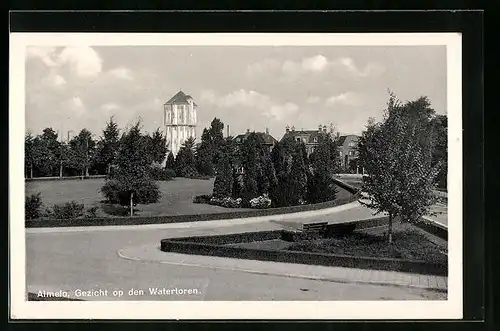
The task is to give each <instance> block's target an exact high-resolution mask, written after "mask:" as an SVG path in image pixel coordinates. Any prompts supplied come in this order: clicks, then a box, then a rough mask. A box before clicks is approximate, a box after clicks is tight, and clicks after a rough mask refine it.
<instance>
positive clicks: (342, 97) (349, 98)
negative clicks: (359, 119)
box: [325, 92, 360, 106]
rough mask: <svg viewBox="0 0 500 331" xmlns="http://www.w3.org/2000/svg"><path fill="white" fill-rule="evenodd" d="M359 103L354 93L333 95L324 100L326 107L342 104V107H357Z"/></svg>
mask: <svg viewBox="0 0 500 331" xmlns="http://www.w3.org/2000/svg"><path fill="white" fill-rule="evenodd" d="M359 102H360V99H359V96H358V95H357V94H356V93H354V92H346V93H341V94H338V95H334V96H331V97H329V98H328V99H326V101H325V104H326V105H327V106H331V105H336V104H344V105H358V104H359Z"/></svg>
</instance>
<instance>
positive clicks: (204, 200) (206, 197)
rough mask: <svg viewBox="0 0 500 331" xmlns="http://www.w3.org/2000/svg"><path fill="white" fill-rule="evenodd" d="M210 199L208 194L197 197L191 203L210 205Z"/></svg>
mask: <svg viewBox="0 0 500 331" xmlns="http://www.w3.org/2000/svg"><path fill="white" fill-rule="evenodd" d="M211 198H212V196H211V195H209V194H202V195H197V196H195V197H194V199H193V203H210V199H211Z"/></svg>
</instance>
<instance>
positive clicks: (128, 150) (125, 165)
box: [101, 122, 160, 206]
mask: <svg viewBox="0 0 500 331" xmlns="http://www.w3.org/2000/svg"><path fill="white" fill-rule="evenodd" d="M147 148H148V145H147V140H146V139H144V136H143V135H142V134H141V130H140V122H137V123H136V124H135V125H134V126H133V127H132V128H130V130H129V131H128V132H127V133H125V134H124V135H123V136H122V138H121V140H120V147H119V151H118V155H117V157H116V169H115V170H114V171H113V176H112V177H110V178H109V179H107V180H106V182H105V184H104V186H103V187H102V188H101V192H102V194H103V195H104V197H105V198H106V199H107V200H108V201H109V202H110V203H118V204H120V205H122V206H127V205H129V204H130V203H132V204H138V203H141V204H148V203H155V202H158V200H159V199H160V190H159V188H158V185H157V184H156V183H155V182H154V180H153V179H152V178H151V173H150V172H151V170H150V169H151V162H150V161H151V160H150V159H149V158H147V157H144V155H145V154H146V153H147Z"/></svg>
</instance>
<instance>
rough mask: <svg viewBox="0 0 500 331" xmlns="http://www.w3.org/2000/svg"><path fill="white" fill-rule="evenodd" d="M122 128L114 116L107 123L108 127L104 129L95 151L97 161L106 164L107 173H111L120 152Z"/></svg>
mask: <svg viewBox="0 0 500 331" xmlns="http://www.w3.org/2000/svg"><path fill="white" fill-rule="evenodd" d="M119 138H120V129H119V128H118V124H117V123H116V122H115V121H114V119H113V117H111V118H110V119H109V122H107V123H106V128H105V129H104V130H103V131H102V137H101V138H100V140H99V142H98V143H97V148H96V153H95V163H100V164H104V165H106V173H107V174H109V172H110V169H111V166H112V164H113V163H114V161H115V159H116V155H117V154H118V147H119Z"/></svg>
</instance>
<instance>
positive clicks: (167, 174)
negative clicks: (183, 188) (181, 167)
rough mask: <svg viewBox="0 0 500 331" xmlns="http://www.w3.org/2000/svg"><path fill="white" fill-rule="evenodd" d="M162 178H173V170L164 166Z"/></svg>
mask: <svg viewBox="0 0 500 331" xmlns="http://www.w3.org/2000/svg"><path fill="white" fill-rule="evenodd" d="M164 174H165V175H164V176H165V177H164V178H165V179H164V180H172V179H174V178H175V170H174V169H170V168H165V170H164Z"/></svg>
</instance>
